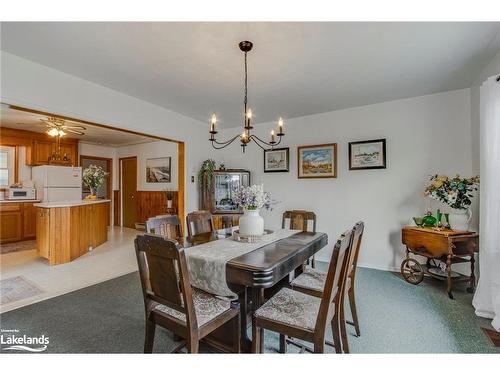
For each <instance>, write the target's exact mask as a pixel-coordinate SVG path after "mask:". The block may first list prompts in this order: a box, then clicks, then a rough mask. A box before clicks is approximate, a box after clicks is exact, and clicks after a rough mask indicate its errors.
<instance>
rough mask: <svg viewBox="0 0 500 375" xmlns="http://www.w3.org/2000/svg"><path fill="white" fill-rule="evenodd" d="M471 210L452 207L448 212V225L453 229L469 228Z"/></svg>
mask: <svg viewBox="0 0 500 375" xmlns="http://www.w3.org/2000/svg"><path fill="white" fill-rule="evenodd" d="M471 217H472V211H471V210H470V209H469V208H465V209H462V210H459V209H452V211H451V212H450V226H451V229H454V230H469V224H470V219H471Z"/></svg>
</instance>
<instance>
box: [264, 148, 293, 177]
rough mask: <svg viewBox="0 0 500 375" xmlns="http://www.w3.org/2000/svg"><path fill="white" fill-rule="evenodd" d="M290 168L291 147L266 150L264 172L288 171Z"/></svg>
mask: <svg viewBox="0 0 500 375" xmlns="http://www.w3.org/2000/svg"><path fill="white" fill-rule="evenodd" d="M289 170H290V149H289V148H288V147H286V148H275V149H274V150H264V173H269V172H288V171H289Z"/></svg>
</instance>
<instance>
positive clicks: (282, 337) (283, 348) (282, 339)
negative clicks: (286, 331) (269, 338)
mask: <svg viewBox="0 0 500 375" xmlns="http://www.w3.org/2000/svg"><path fill="white" fill-rule="evenodd" d="M280 353H286V336H285V335H283V334H281V333H280Z"/></svg>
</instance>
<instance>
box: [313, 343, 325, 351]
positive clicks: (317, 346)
mask: <svg viewBox="0 0 500 375" xmlns="http://www.w3.org/2000/svg"><path fill="white" fill-rule="evenodd" d="M324 352H325V343H324V342H318V343H314V353H324Z"/></svg>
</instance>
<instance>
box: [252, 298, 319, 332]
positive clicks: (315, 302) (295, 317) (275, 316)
mask: <svg viewBox="0 0 500 375" xmlns="http://www.w3.org/2000/svg"><path fill="white" fill-rule="evenodd" d="M320 304H321V299H320V298H317V297H313V296H309V295H307V294H304V293H300V292H298V291H296V290H292V289H288V288H283V289H281V290H280V291H279V292H278V293H276V294H275V295H274V296H273V297H272V298H271V299H270V300H268V301H267V302H266V303H264V305H262V306H261V307H260V308H259V309H258V310H257V311H256V312H255V316H256V317H259V318H264V319H269V320H273V321H277V322H281V323H285V324H288V325H292V326H296V327H300V328H305V329H308V330H311V331H313V330H314V327H315V325H316V319H317V317H318V312H319V306H320Z"/></svg>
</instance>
